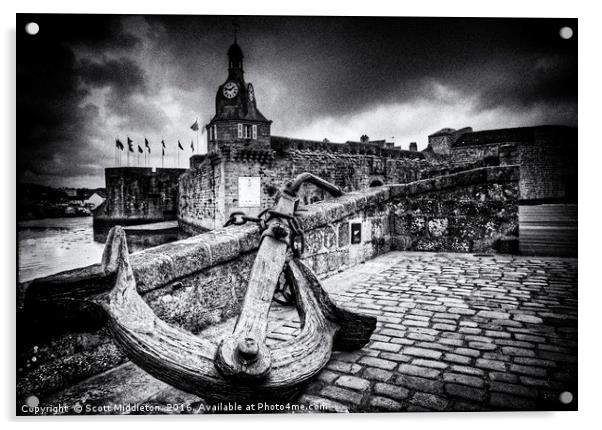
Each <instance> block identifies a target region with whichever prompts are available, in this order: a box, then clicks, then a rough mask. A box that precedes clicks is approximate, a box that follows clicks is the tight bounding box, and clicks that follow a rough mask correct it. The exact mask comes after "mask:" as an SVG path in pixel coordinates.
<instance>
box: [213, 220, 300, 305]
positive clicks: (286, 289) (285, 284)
mask: <svg viewBox="0 0 602 430" xmlns="http://www.w3.org/2000/svg"><path fill="white" fill-rule="evenodd" d="M273 218H278V219H280V220H284V221H286V223H287V224H288V228H289V230H290V234H287V232H286V230H285V229H284V228H283V226H282V225H281V224H272V227H271V228H268V225H267V222H268V221H269V220H271V219H273ZM247 222H253V223H255V224H257V225H259V228H260V229H261V231H262V234H261V240H262V241H263V238H264V237H266V236H270V237H273V238H274V239H276V240H280V241H283V242H285V243H286V244H287V246H288V248H289V249H290V250H291V252H292V253H293V257H294V258H300V257H301V254H303V251H304V250H305V237H304V236H303V230H301V227H300V226H299V221H298V220H297V218H296V217H295V216H293V215H289V214H285V213H282V212H278V211H276V210H273V209H265V210H263V211H262V212H261V213H259V215H257V216H256V217H253V216H249V215H247V214H245V213H244V212H242V211H236V212H232V213H231V214H230V218H228V221H226V223H225V224H224V227H228V226H229V225H244V224H246V223H247ZM286 236H289V240H288V241H287V240H286ZM285 278H286V276H285ZM289 282H290V280H288V279H285V280H281V279H279V280H278V284H277V285H276V291H275V292H274V297H272V299H273V300H274V301H275V302H277V303H280V304H281V305H285V306H290V305H293V304H294V303H295V300H296V299H295V294H294V292H293V291H292V289H291V286H290V283H289Z"/></svg>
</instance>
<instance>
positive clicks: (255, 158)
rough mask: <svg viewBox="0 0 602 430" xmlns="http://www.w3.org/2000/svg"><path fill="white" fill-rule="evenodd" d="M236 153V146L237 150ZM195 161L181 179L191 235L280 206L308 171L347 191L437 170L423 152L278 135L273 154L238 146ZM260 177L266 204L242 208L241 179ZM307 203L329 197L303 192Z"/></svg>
mask: <svg viewBox="0 0 602 430" xmlns="http://www.w3.org/2000/svg"><path fill="white" fill-rule="evenodd" d="M231 149H232V148H231ZM200 157H201V156H194V157H193V159H191V169H190V170H189V171H188V172H187V173H185V174H184V175H183V176H182V178H181V179H180V184H179V187H180V196H181V201H180V206H179V212H178V220H179V223H180V226H181V227H182V228H183V229H184V230H187V231H189V232H196V233H198V232H201V231H204V230H210V229H214V228H219V227H220V226H221V225H223V224H224V223H225V222H226V220H227V218H228V216H229V215H230V213H232V212H234V211H244V212H245V213H247V214H249V215H257V214H258V213H259V212H261V211H262V210H264V209H266V208H268V207H271V206H272V205H273V204H274V201H275V198H276V196H277V192H278V190H279V189H281V188H283V187H284V185H285V184H286V183H287V182H289V181H291V180H293V179H294V178H295V177H296V176H297V175H298V174H300V173H303V172H310V173H314V174H315V175H317V176H319V177H321V178H323V179H326V180H327V181H330V182H332V183H334V184H335V185H337V186H339V187H341V189H343V190H344V191H353V190H362V189H366V188H369V187H370V186H375V185H383V184H387V183H406V182H410V181H415V180H417V179H420V178H421V171H422V170H425V169H428V168H430V167H431V164H430V163H429V162H427V161H426V160H425V159H424V156H423V154H422V153H419V152H414V151H403V150H401V149H399V148H385V147H383V146H381V145H378V144H369V143H356V142H348V143H341V144H339V143H330V142H316V141H309V140H301V139H290V138H284V137H274V136H273V137H272V149H271V150H269V151H263V150H254V149H253V148H249V149H248V150H247V151H241V150H240V148H238V147H236V148H234V149H232V150H231V152H229V151H228V150H226V148H224V150H223V151H222V152H221V154H220V155H218V156H214V157H213V158H211V160H213V161H211V162H209V161H208V160H209V158H210V157H205V158H200ZM245 176H246V177H260V178H261V193H260V205H259V206H256V207H241V206H240V205H239V202H240V196H239V190H238V178H239V177H245ZM300 197H301V203H302V204H304V205H307V204H310V203H314V202H316V201H320V200H323V199H326V198H328V196H327V195H326V194H325V193H324V192H323V191H322V190H319V189H317V188H315V187H314V186H312V185H306V186H304V187H303V188H302V190H301V191H300Z"/></svg>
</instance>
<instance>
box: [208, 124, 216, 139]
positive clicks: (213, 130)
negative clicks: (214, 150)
mask: <svg viewBox="0 0 602 430" xmlns="http://www.w3.org/2000/svg"><path fill="white" fill-rule="evenodd" d="M209 139H211V140H217V125H215V124H213V126H212V127H211V128H210V129H209Z"/></svg>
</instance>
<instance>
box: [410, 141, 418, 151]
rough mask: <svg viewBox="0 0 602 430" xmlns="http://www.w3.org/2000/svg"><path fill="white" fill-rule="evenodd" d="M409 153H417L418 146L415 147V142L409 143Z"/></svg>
mask: <svg viewBox="0 0 602 430" xmlns="http://www.w3.org/2000/svg"><path fill="white" fill-rule="evenodd" d="M410 151H418V145H416V142H410Z"/></svg>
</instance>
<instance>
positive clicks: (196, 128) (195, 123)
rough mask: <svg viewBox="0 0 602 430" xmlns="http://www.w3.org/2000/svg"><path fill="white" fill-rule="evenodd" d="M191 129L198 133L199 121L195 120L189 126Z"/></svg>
mask: <svg viewBox="0 0 602 430" xmlns="http://www.w3.org/2000/svg"><path fill="white" fill-rule="evenodd" d="M190 128H191V129H193V130H194V131H199V120H198V119H197V120H196V121H195V122H194V124H192V125H191V126H190Z"/></svg>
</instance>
